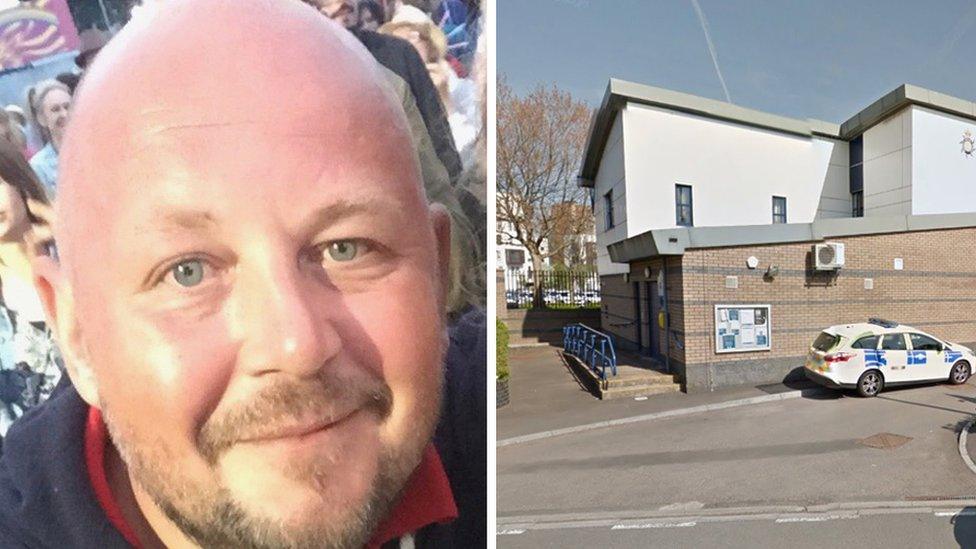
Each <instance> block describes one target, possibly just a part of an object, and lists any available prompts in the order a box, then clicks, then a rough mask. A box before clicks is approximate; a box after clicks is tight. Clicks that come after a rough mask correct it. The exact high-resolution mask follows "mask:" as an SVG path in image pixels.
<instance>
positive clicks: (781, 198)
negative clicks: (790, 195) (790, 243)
mask: <svg viewBox="0 0 976 549" xmlns="http://www.w3.org/2000/svg"><path fill="white" fill-rule="evenodd" d="M777 200H781V201H782V202H783V213H782V214H777V213H776V201H777ZM777 218H781V219H782V220H781V221H777ZM786 219H787V218H786V197H785V196H773V223H774V224H776V223H784V224H785V223H788V221H787V220H786Z"/></svg>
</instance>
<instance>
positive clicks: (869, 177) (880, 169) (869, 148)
mask: <svg viewBox="0 0 976 549" xmlns="http://www.w3.org/2000/svg"><path fill="white" fill-rule="evenodd" d="M863 136H864V216H865V217H870V216H877V215H910V214H911V213H912V115H911V109H903V110H901V111H900V112H898V113H897V114H895V115H893V116H890V117H888V118H886V119H885V120H883V121H881V122H879V123H878V124H875V125H874V126H872V127H870V128H868V130H867V131H866V132H864V134H863Z"/></svg>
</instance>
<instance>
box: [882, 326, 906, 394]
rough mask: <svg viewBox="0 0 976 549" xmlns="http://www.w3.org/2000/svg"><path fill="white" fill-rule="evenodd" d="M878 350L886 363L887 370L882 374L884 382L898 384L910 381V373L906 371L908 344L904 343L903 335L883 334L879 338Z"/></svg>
mask: <svg viewBox="0 0 976 549" xmlns="http://www.w3.org/2000/svg"><path fill="white" fill-rule="evenodd" d="M880 350H881V352H882V354H883V355H884V358H885V360H886V362H887V363H888V369H887V371H885V370H884V369H882V372H884V374H885V382H887V383H899V382H902V381H911V380H912V378H911V377H910V376H911V373H910V372H909V371H908V344H907V343H906V341H905V334H884V335H883V336H881V347H880Z"/></svg>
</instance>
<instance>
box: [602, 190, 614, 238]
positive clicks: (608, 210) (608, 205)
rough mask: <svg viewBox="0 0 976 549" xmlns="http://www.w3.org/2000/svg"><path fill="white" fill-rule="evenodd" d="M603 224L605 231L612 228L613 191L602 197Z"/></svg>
mask: <svg viewBox="0 0 976 549" xmlns="http://www.w3.org/2000/svg"><path fill="white" fill-rule="evenodd" d="M603 209H604V215H605V216H606V217H605V219H604V223H605V224H606V228H607V229H612V228H613V189H610V190H609V191H608V192H607V194H605V195H603Z"/></svg>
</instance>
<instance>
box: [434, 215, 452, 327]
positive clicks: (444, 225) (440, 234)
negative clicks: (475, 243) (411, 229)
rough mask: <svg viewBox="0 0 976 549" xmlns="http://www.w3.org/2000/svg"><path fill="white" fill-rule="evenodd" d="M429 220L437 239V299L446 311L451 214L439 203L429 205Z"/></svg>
mask: <svg viewBox="0 0 976 549" xmlns="http://www.w3.org/2000/svg"><path fill="white" fill-rule="evenodd" d="M430 221H431V225H432V226H433V228H434V239H435V240H436V241H437V276H438V282H440V284H439V286H440V291H439V292H438V295H437V301H438V302H439V304H440V310H442V311H446V310H447V309H446V307H447V295H448V292H450V290H451V285H452V283H453V282H454V281H452V280H451V279H452V276H451V215H450V214H448V213H447V208H445V207H444V206H442V205H441V204H431V205H430Z"/></svg>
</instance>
